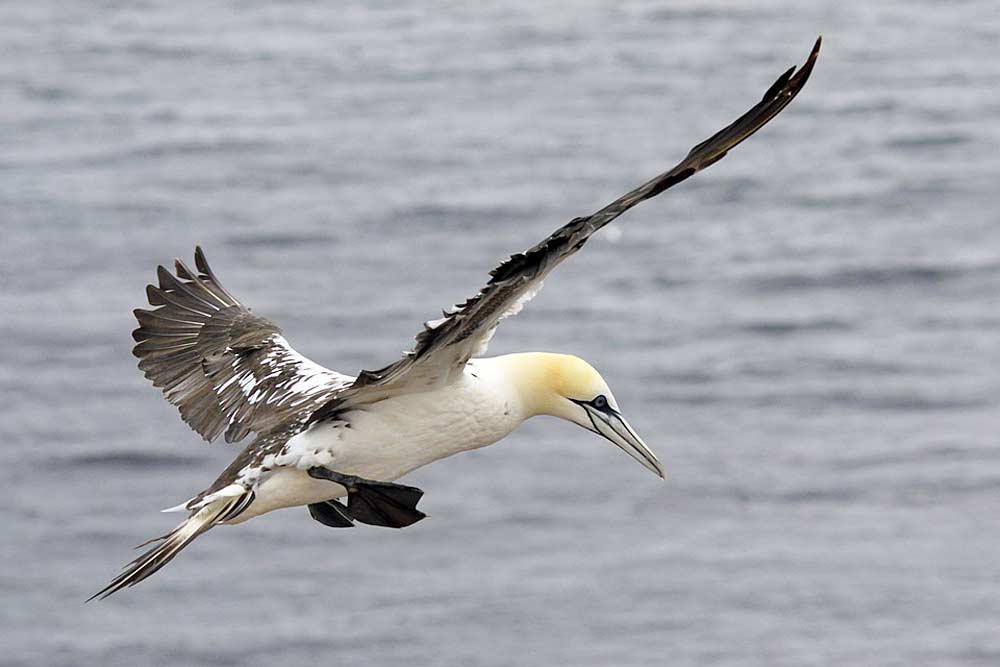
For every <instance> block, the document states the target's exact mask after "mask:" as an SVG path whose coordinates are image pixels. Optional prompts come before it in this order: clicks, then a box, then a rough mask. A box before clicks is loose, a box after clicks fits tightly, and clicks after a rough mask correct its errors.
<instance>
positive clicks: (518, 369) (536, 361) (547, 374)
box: [483, 352, 567, 418]
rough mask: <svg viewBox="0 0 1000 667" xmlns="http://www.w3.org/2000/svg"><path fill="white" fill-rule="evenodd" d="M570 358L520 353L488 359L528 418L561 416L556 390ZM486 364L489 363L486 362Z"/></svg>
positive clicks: (546, 353) (559, 355) (560, 406)
mask: <svg viewBox="0 0 1000 667" xmlns="http://www.w3.org/2000/svg"><path fill="white" fill-rule="evenodd" d="M566 359H567V356H566V355H563V354H554V353H551V352H519V353H516V354H506V355H503V356H500V357H493V358H492V359H489V361H490V362H491V364H492V365H493V366H494V370H495V372H496V373H497V375H498V377H499V378H502V381H503V382H504V384H506V385H507V386H508V387H509V388H510V391H511V392H512V393H513V394H514V396H516V398H517V399H518V401H519V402H520V404H521V410H522V412H523V414H524V417H525V418H528V417H534V416H536V415H554V416H561V414H560V413H561V411H562V405H561V404H562V402H563V401H560V400H559V395H558V393H557V387H558V386H559V383H560V381H561V375H562V373H563V369H564V367H565V365H566ZM483 361H486V360H483Z"/></svg>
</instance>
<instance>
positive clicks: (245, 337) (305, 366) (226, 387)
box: [132, 248, 352, 442]
mask: <svg viewBox="0 0 1000 667" xmlns="http://www.w3.org/2000/svg"><path fill="white" fill-rule="evenodd" d="M195 266H196V267H197V270H198V271H197V273H196V272H193V271H191V270H190V269H189V268H188V267H187V266H186V265H185V264H184V263H183V262H181V261H180V260H177V261H176V264H175V273H176V275H175V274H173V273H171V272H170V271H168V270H167V269H166V268H164V267H162V266H160V267H158V268H157V285H149V286H147V288H146V294H147V296H148V298H149V303H150V305H153V306H159V307H158V308H156V309H155V310H152V311H149V310H136V311H135V317H136V319H137V320H138V321H139V328H138V329H136V330H135V331H133V332H132V337H133V338H134V339H135V340H136V341H137V345H136V346H135V348H134V349H133V353H134V354H135V356H137V357H138V358H139V360H140V361H139V368H140V369H141V370H142V371H143V372H144V373H145V375H146V377H147V378H149V379H150V380H151V381H152V382H153V385H154V386H156V387H159V388H161V389H162V390H163V395H164V396H166V398H167V400H169V401H170V402H171V403H173V404H174V405H176V406H177V407H178V409H179V410H180V413H181V417H182V418H183V419H184V421H185V422H187V423H188V424H189V425H190V426H191V428H193V429H194V430H195V431H197V432H198V433H200V434H201V435H202V437H204V438H205V439H206V440H208V441H211V440H214V439H216V438H217V437H218V436H219V435H220V434H222V433H223V432H225V435H226V441H227V442H236V441H238V440H242V439H243V438H244V437H246V436H247V434H249V433H250V432H251V431H253V432H258V433H261V432H265V431H269V430H272V429H274V428H275V427H277V426H279V425H280V424H282V423H283V422H286V421H289V420H293V421H300V420H301V419H302V418H303V417H305V416H308V415H309V414H310V413H311V412H312V411H313V410H314V409H315V408H316V407H317V406H318V405H321V404H322V403H323V402H325V401H327V400H329V399H330V398H331V397H332V396H333V395H334V394H335V393H336V391H337V390H339V389H341V388H343V387H345V386H347V385H349V384H350V383H351V381H352V378H350V377H348V376H346V375H341V374H339V373H336V372H334V371H331V370H328V369H326V368H323V367H321V366H319V365H317V364H315V363H313V362H312V361H309V360H308V359H306V358H305V357H303V356H302V355H300V354H298V353H297V352H295V350H293V349H292V348H291V347H289V345H288V343H287V342H286V341H285V339H284V338H283V337H282V336H281V329H280V328H279V327H278V325H277V324H275V323H274V322H272V321H271V320H268V319H266V318H264V317H260V316H259V315H254V314H253V313H251V312H250V310H249V309H248V308H246V307H245V306H243V304H241V303H240V302H239V301H237V300H236V298H235V297H233V296H232V295H231V294H230V293H229V292H228V291H226V289H225V288H224V287H223V286H222V284H221V283H220V282H219V280H218V278H216V276H215V273H214V272H213V271H212V269H211V267H209V265H208V261H207V260H206V259H205V254H204V253H203V252H202V250H201V248H196V249H195Z"/></svg>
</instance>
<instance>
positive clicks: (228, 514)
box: [87, 492, 253, 602]
mask: <svg viewBox="0 0 1000 667" xmlns="http://www.w3.org/2000/svg"><path fill="white" fill-rule="evenodd" d="M252 497H253V493H252V492H249V493H247V494H245V495H243V496H236V497H232V498H221V499H219V500H218V501H216V502H214V503H211V504H210V505H207V506H205V507H203V508H202V509H200V510H198V511H197V512H195V513H194V514H192V515H191V516H190V517H188V518H187V519H185V520H184V521H182V522H181V523H180V524H179V525H178V526H177V527H176V528H174V529H173V530H172V531H170V532H169V533H167V534H166V535H161V536H160V537H154V538H153V539H151V540H147V541H146V542H143V543H142V544H140V545H139V546H138V547H136V548H137V549H138V548H140V547H144V546H146V545H148V544H152V543H154V542H159V544H157V545H156V546H155V547H153V548H152V549H150V550H148V551H146V552H144V553H143V554H142V555H140V556H139V557H138V558H136V559H135V560H133V561H132V562H131V563H129V564H128V565H126V566H125V568H124V570H123V571H122V573H121V574H119V575H118V576H117V577H115V578H114V579H112V580H111V583H109V584H108V585H107V586H105V587H104V588H102V589H101V590H99V591H98V592H96V593H94V594H93V595H92V596H90V598H88V599H87V602H90V601H91V600H93V599H95V598H96V599H100V600H103V599H104V598H106V597H108V596H109V595H112V594H114V593H117V592H118V591H120V590H122V589H123V588H128V587H130V586H135V585H136V584H137V583H139V582H140V581H142V580H143V579H146V578H147V577H149V576H151V575H152V574H154V573H156V572H157V571H158V570H159V569H160V568H161V567H163V566H164V565H166V564H167V563H169V562H170V561H171V560H173V558H174V556H176V555H177V554H178V553H179V552H180V551H181V549H183V548H184V547H186V546H187V545H188V544H190V543H191V542H192V541H193V540H194V539H195V538H196V537H198V536H199V535H201V534H202V533H204V532H205V531H206V530H208V529H209V528H211V527H212V526H214V525H216V524H218V523H222V522H223V521H226V520H228V519H230V518H233V517H234V516H235V515H236V514H238V513H239V512H241V511H243V510H244V509H246V507H247V506H248V505H249V503H250V502H252V499H253V498H252ZM248 498H249V500H248Z"/></svg>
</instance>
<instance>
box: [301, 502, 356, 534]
mask: <svg viewBox="0 0 1000 667" xmlns="http://www.w3.org/2000/svg"><path fill="white" fill-rule="evenodd" d="M309 516H311V517H312V518H314V519H316V520H317V521H319V522H320V523H321V524H323V525H324V526H329V527H330V528H354V522H353V521H351V517H350V516H348V514H347V508H346V507H344V506H343V504H341V502H340V501H339V500H337V499H336V498H334V499H332V500H324V501H323V502H321V503H313V504H312V505H310V506H309Z"/></svg>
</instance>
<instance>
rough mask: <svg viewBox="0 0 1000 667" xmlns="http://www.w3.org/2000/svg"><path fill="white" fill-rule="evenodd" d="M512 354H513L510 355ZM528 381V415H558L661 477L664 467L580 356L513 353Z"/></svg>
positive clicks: (604, 383) (526, 388) (612, 395)
mask: <svg viewBox="0 0 1000 667" xmlns="http://www.w3.org/2000/svg"><path fill="white" fill-rule="evenodd" d="M512 356H515V355H512ZM516 356H518V357H521V358H520V359H518V360H517V361H518V365H519V366H521V367H522V368H524V370H525V372H524V373H523V377H524V378H525V379H526V380H527V383H526V384H527V385H528V386H526V387H524V388H523V390H522V393H524V394H525V396H526V399H527V401H526V402H527V403H528V409H529V413H530V414H544V415H552V416H553V417H559V418H561V419H565V420H567V421H571V422H573V423H574V424H579V425H580V426H582V427H583V428H585V429H587V430H588V431H593V432H594V433H597V434H598V435H600V436H602V437H604V438H606V439H608V440H610V441H611V442H612V443H614V444H615V445H616V446H617V447H619V448H620V449H621V450H622V451H624V452H625V453H626V454H628V455H629V456H631V457H632V458H634V459H635V460H636V461H638V462H639V463H641V464H642V465H643V467H645V468H646V469H648V470H650V471H651V472H654V473H656V474H657V475H658V476H659V477H661V478H663V466H662V465H661V464H660V462H659V460H657V458H656V455H655V454H653V452H652V451H650V449H649V447H647V446H646V443H644V442H643V441H642V438H640V437H639V436H638V435H637V434H636V432H635V430H633V429H632V427H631V426H629V424H628V422H627V421H625V418H624V417H623V416H622V414H621V412H620V411H619V409H618V401H616V400H615V397H614V394H612V393H611V389H610V388H609V387H608V383H607V382H605V381H604V378H603V377H601V374H600V373H598V372H597V371H596V370H594V367H593V366H591V365H590V364H588V363H587V362H586V361H584V360H583V359H580V358H579V357H575V356H572V355H568V354H549V353H529V354H525V355H516Z"/></svg>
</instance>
